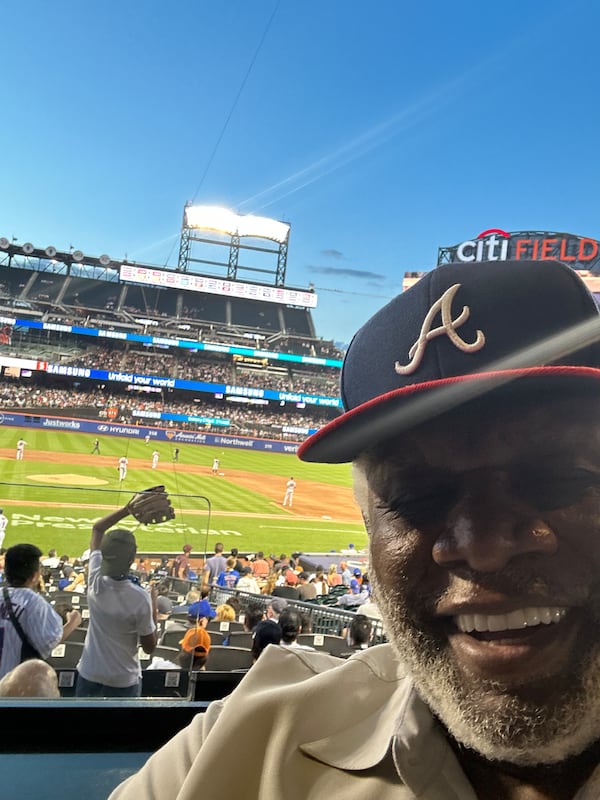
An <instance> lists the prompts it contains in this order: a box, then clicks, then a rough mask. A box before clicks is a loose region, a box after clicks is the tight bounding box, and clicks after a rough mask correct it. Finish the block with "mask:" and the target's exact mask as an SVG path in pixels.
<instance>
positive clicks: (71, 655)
mask: <svg viewBox="0 0 600 800" xmlns="http://www.w3.org/2000/svg"><path fill="white" fill-rule="evenodd" d="M82 652H83V642H71V641H70V640H69V639H67V641H66V642H61V643H60V644H57V645H56V647H55V648H54V650H53V651H52V652H51V653H50V655H49V656H48V658H47V659H46V661H47V662H48V664H50V666H51V667H54V669H65V668H75V667H76V666H77V664H78V663H79V659H80V658H81V653H82Z"/></svg>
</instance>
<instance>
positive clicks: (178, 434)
mask: <svg viewBox="0 0 600 800" xmlns="http://www.w3.org/2000/svg"><path fill="white" fill-rule="evenodd" d="M0 425H1V426H3V427H10V428H34V429H35V428H37V429H43V428H45V429H47V430H57V431H72V432H73V433H92V434H97V435H99V436H120V437H122V438H124V439H138V440H141V439H143V438H144V437H145V436H147V435H148V434H149V435H150V439H151V440H152V441H156V442H171V443H172V444H175V443H179V444H203V445H214V446H216V447H233V448H236V449H238V450H259V451H269V452H271V453H296V452H297V450H298V448H299V447H300V443H299V442H283V441H280V440H278V439H254V438H250V437H248V436H233V435H229V434H228V435H226V436H225V435H223V434H221V433H199V432H198V431H181V430H165V429H164V428H148V427H146V426H144V425H125V424H120V423H117V422H93V421H91V420H87V419H74V418H72V417H47V416H40V415H37V414H17V413H12V412H0Z"/></svg>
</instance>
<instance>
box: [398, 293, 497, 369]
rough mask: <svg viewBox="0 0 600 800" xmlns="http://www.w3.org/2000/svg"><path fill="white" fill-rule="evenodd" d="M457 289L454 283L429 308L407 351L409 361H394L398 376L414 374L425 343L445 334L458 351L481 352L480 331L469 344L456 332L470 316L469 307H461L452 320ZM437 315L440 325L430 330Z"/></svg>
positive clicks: (483, 339)
mask: <svg viewBox="0 0 600 800" xmlns="http://www.w3.org/2000/svg"><path fill="white" fill-rule="evenodd" d="M459 289H460V283H455V284H454V286H451V287H450V288H449V289H446V291H445V292H444V294H443V295H442V296H441V297H440V299H439V300H436V301H435V303H434V304H433V305H432V306H431V308H430V309H429V311H428V312H427V314H426V316H425V319H424V320H423V325H422V326H421V332H420V333H419V338H418V339H417V341H416V342H415V343H414V344H413V346H412V347H411V348H410V350H409V351H408V357H409V358H410V361H409V362H408V364H400V362H399V361H396V363H395V364H394V369H395V370H396V372H397V373H398V375H410V374H411V373H413V372H415V371H416V369H417V368H418V366H419V364H420V363H421V361H422V360H423V356H424V355H425V348H426V347H427V342H430V341H431V340H432V339H435V338H436V337H437V336H443V335H444V334H446V336H447V337H448V338H449V339H450V341H451V342H452V344H453V345H454V346H455V347H457V348H458V349H459V350H462V351H463V352H464V353H475V352H477V350H481V348H482V347H483V346H484V344H485V335H484V334H483V332H482V331H480V330H478V331H477V335H476V337H475V341H474V342H471V343H469V342H465V340H464V339H461V338H460V336H459V335H458V333H457V332H456V329H457V328H460V326H461V325H464V323H465V322H466V321H467V320H468V319H469V317H470V315H471V309H470V308H469V306H463V309H462V311H461V312H460V314H459V315H458V317H456V319H452V301H453V300H454V295H455V294H456V293H457V292H458V290H459ZM438 313H440V314H441V315H442V324H441V325H440V326H439V327H437V328H432V327H431V326H432V324H433V321H434V319H435V316H436V314H438Z"/></svg>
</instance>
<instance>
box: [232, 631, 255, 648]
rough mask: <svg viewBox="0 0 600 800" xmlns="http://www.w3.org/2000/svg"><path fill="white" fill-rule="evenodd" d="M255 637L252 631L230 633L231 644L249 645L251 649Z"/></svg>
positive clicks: (238, 645) (233, 645)
mask: <svg viewBox="0 0 600 800" xmlns="http://www.w3.org/2000/svg"><path fill="white" fill-rule="evenodd" d="M253 639H254V636H253V634H252V633H251V632H250V631H234V632H233V633H231V634H229V646H230V647H247V648H248V649H250V648H251V647H252V641H253Z"/></svg>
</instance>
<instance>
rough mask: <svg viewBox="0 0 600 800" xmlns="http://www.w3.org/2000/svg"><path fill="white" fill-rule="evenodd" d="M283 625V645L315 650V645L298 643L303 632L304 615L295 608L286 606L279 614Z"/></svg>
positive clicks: (280, 623) (280, 622)
mask: <svg viewBox="0 0 600 800" xmlns="http://www.w3.org/2000/svg"><path fill="white" fill-rule="evenodd" d="M279 626H280V627H281V644H282V646H283V647H297V648H299V649H300V650H313V651H314V647H309V646H308V645H303V644H298V636H299V635H300V633H301V632H302V617H301V616H300V613H299V612H298V611H296V609H295V608H284V609H283V611H282V612H281V614H280V615H279Z"/></svg>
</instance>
